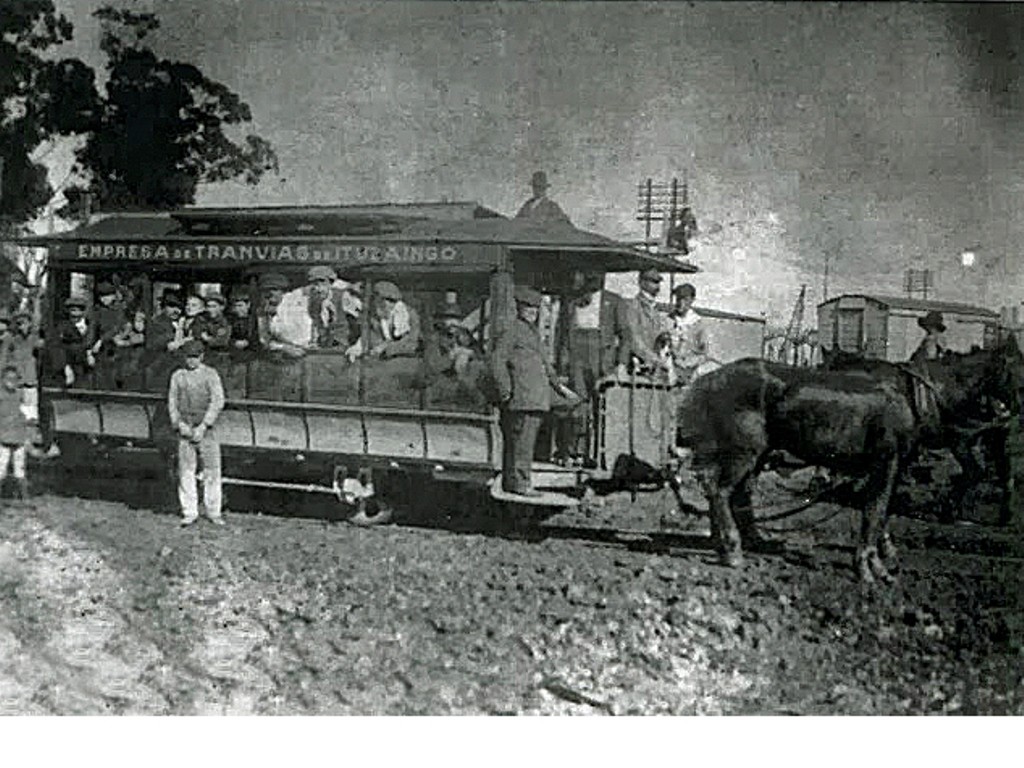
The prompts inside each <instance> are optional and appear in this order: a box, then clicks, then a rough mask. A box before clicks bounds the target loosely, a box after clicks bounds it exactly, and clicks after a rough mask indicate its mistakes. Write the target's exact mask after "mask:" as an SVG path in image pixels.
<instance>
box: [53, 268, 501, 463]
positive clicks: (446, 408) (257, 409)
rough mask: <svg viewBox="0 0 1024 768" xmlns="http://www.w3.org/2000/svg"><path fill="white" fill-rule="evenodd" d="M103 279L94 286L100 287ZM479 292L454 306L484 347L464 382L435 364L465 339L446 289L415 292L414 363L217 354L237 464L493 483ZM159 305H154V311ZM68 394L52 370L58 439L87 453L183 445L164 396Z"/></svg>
mask: <svg viewBox="0 0 1024 768" xmlns="http://www.w3.org/2000/svg"><path fill="white" fill-rule="evenodd" d="M101 277H102V276H101V275H95V276H93V282H94V283H95V282H98V280H99V279H100V278H101ZM479 282H480V285H478V286H476V291H475V292H474V291H472V290H468V291H464V292H463V295H464V296H465V297H466V299H464V301H466V303H467V304H468V305H469V308H468V310H467V311H466V313H465V315H462V316H458V317H455V318H453V317H452V315H453V314H454V313H453V312H452V311H450V310H451V307H450V306H449V307H447V309H448V310H449V311H448V312H447V313H446V314H447V316H448V319H449V320H452V319H455V320H464V319H466V318H467V317H468V319H469V321H470V322H471V323H475V325H470V324H468V323H467V324H466V325H463V326H461V330H459V331H458V336H459V341H461V342H463V343H467V344H469V345H476V346H475V349H474V350H473V352H474V353H473V354H469V355H465V356H464V357H469V358H470V359H469V360H468V361H464V362H465V364H464V365H461V366H460V367H459V370H458V371H457V372H456V371H455V370H451V369H447V368H445V367H444V366H439V365H437V364H436V360H437V357H438V355H437V354H434V356H433V358H431V354H430V353H431V352H435V353H436V352H437V350H438V348H439V347H445V344H451V343H452V339H451V338H446V339H441V338H440V335H441V334H443V333H448V332H450V333H451V334H452V335H454V334H455V333H456V331H454V330H452V328H451V326H452V323H450V322H449V323H448V324H447V326H446V325H445V324H444V323H441V322H439V319H440V318H439V314H440V313H439V312H438V306H439V305H441V303H443V302H446V301H447V302H448V304H452V303H453V302H452V301H451V299H452V296H451V294H452V292H450V291H446V290H442V288H443V286H439V287H437V288H435V287H434V286H427V289H426V290H415V288H408V289H407V292H406V296H407V297H408V301H409V306H410V307H411V308H412V310H413V311H415V312H417V313H419V315H420V324H421V329H422V339H421V343H420V345H419V348H418V351H417V353H416V354H415V355H410V356H404V357H395V358H393V359H371V358H370V357H369V356H366V357H364V358H363V359H361V360H358V361H356V362H354V363H353V362H352V361H350V359H349V358H348V357H347V356H346V355H345V354H344V352H345V350H344V349H331V350H315V351H311V352H310V353H308V354H306V355H303V356H301V357H298V358H295V357H287V356H283V355H280V354H264V353H251V354H247V355H246V356H245V357H244V358H240V357H229V356H224V355H220V356H214V355H210V356H209V357H210V360H209V362H210V363H211V364H213V365H214V367H215V368H217V369H218V371H219V372H220V373H221V377H222V380H223V381H224V383H225V389H226V393H227V396H228V404H227V407H226V408H225V411H224V413H223V415H222V416H221V418H220V420H219V423H218V432H219V433H220V436H221V441H222V444H223V445H224V447H225V449H226V451H225V458H226V460H227V459H228V457H229V455H231V454H233V453H238V452H241V453H242V454H244V455H247V456H248V455H249V454H255V455H257V456H258V457H262V458H269V459H273V457H274V456H277V457H278V458H280V459H286V460H285V461H282V462H279V463H280V464H282V465H290V464H291V463H292V462H291V461H287V459H291V460H295V461H299V462H306V463H309V462H308V460H309V459H312V458H317V457H319V458H329V459H330V460H335V461H352V462H359V463H370V464H374V463H376V464H378V465H384V466H391V465H393V464H395V463H396V462H398V463H402V464H404V463H412V464H414V465H417V466H419V467H420V468H427V469H429V470H431V471H433V470H437V469H440V470H441V471H444V470H445V469H447V468H450V467H452V466H454V467H456V468H461V469H467V468H468V469H473V470H477V471H480V472H482V473H483V474H488V473H490V472H491V471H492V470H493V468H494V466H495V464H496V462H498V461H500V437H499V436H498V430H497V426H496V421H495V419H494V417H493V414H492V409H491V407H490V405H489V404H488V403H487V401H486V398H485V396H484V394H483V390H482V389H481V387H480V386H479V379H480V378H481V376H482V374H483V371H484V370H485V368H486V366H485V363H484V355H483V352H482V344H480V342H481V341H482V340H483V338H484V332H485V329H484V328H482V327H481V324H482V323H484V322H486V314H485V311H484V303H485V299H486V298H487V290H488V286H487V277H486V276H484V277H483V279H482V280H480V281H479ZM403 287H405V286H403ZM158 300H159V297H158V296H152V297H150V301H151V302H152V303H153V304H154V305H156V304H157V303H158ZM49 338H50V343H51V352H54V351H55V350H53V349H52V345H53V344H54V343H59V338H56V336H55V334H51V335H50V336H49ZM442 357H443V355H442ZM54 359H59V355H54ZM431 363H434V364H431ZM81 383H83V382H79V384H81ZM61 384H62V382H61V381H60V371H58V370H56V369H55V367H53V366H51V370H50V375H49V376H48V379H47V386H46V387H45V391H44V395H45V400H46V403H47V405H48V407H49V412H50V424H49V426H50V431H51V433H52V434H53V436H56V437H57V438H58V439H59V440H60V439H63V438H71V439H72V440H73V441H76V445H77V448H76V450H77V451H78V452H79V453H81V446H80V445H78V443H81V441H82V440H85V441H86V444H89V443H92V444H93V445H99V444H100V443H102V444H103V445H114V446H116V447H120V448H129V449H134V450H137V449H141V448H145V447H148V448H158V447H159V445H160V443H161V441H162V440H168V439H173V435H171V434H170V430H169V424H166V406H165V404H164V397H165V395H164V393H163V392H162V391H159V390H160V388H159V387H155V386H148V387H145V388H143V387H139V388H138V389H136V390H135V391H129V390H127V389H121V390H117V391H107V392H101V391H95V390H92V389H86V388H83V387H78V386H76V387H75V388H72V389H68V388H66V387H64V386H62V385H61ZM142 389H146V390H148V391H140V390H142ZM69 458H75V459H82V458H89V457H88V456H75V457H69ZM271 463H273V462H271ZM229 471H230V470H229ZM289 471H291V469H289Z"/></svg>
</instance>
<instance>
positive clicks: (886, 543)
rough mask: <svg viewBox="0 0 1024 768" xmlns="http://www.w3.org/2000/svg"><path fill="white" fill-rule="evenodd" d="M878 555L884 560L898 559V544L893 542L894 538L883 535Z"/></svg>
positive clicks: (879, 543)
mask: <svg viewBox="0 0 1024 768" xmlns="http://www.w3.org/2000/svg"><path fill="white" fill-rule="evenodd" d="M878 556H879V557H881V558H882V560H889V561H892V560H895V559H896V545H895V544H893V543H892V539H891V538H889V536H883V537H882V538H881V540H880V541H879V542H878Z"/></svg>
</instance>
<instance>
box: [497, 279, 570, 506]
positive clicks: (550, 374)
mask: <svg viewBox="0 0 1024 768" xmlns="http://www.w3.org/2000/svg"><path fill="white" fill-rule="evenodd" d="M515 303H516V318H515V320H514V321H513V322H512V325H511V327H510V328H509V329H508V330H506V331H505V332H504V333H503V334H502V335H501V336H500V337H499V338H498V339H497V344H496V346H495V349H494V355H493V357H492V360H491V365H492V371H491V374H492V377H493V379H494V382H495V384H496V386H497V389H498V396H499V398H500V401H501V406H500V407H501V435H502V462H501V487H502V490H504V491H506V492H507V493H514V494H516V495H518V496H526V497H536V496H540V495H541V494H540V492H539V491H537V490H535V489H533V488H532V487H531V482H530V481H531V476H530V470H531V464H532V462H533V454H534V450H535V448H536V442H537V432H538V430H539V429H540V425H541V420H542V419H543V418H544V416H545V414H546V413H547V412H548V411H549V410H550V409H551V390H552V388H554V389H556V390H557V391H559V392H560V393H561V394H563V395H565V394H566V390H565V388H564V387H563V386H562V385H561V384H560V382H559V380H558V377H557V375H556V373H555V370H554V368H553V367H552V365H551V363H550V362H548V360H547V359H546V357H545V355H544V349H543V345H542V343H541V338H540V332H539V330H538V328H537V321H538V319H539V317H540V304H541V294H540V292H539V291H536V290H534V289H533V288H529V287H526V286H516V288H515Z"/></svg>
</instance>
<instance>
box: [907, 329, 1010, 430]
mask: <svg viewBox="0 0 1024 768" xmlns="http://www.w3.org/2000/svg"><path fill="white" fill-rule="evenodd" d="M1022 366H1024V357H1022V355H1021V351H1020V347H1019V346H1018V344H1017V339H1016V337H1014V336H1013V335H1009V336H1007V337H1006V338H1004V339H1001V340H1000V341H999V343H998V344H997V345H996V346H994V347H992V348H989V349H980V350H973V351H971V352H967V353H956V352H949V353H947V354H946V355H944V356H943V357H942V358H941V359H940V360H937V361H934V362H929V363H928V364H927V368H928V372H929V374H930V376H931V377H932V379H933V380H934V381H935V382H936V383H937V384H940V385H941V392H942V396H941V397H940V398H939V401H940V402H939V409H940V411H941V412H942V414H943V420H944V421H946V422H949V423H958V422H961V421H998V420H1000V419H1004V418H1006V417H1007V416H1008V415H1010V414H1018V413H1020V381H1021V369H1022Z"/></svg>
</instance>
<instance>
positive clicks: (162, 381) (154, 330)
mask: <svg viewBox="0 0 1024 768" xmlns="http://www.w3.org/2000/svg"><path fill="white" fill-rule="evenodd" d="M160 306H161V308H162V310H161V312H160V313H158V314H157V315H155V316H154V317H153V319H152V320H151V321H150V322H149V325H148V326H147V327H146V341H145V359H146V388H147V389H148V390H149V391H150V392H163V391H165V390H166V389H167V386H168V385H169V384H170V381H171V374H172V373H173V372H174V369H175V368H177V367H178V364H179V363H180V362H181V355H180V354H179V352H178V350H180V349H181V347H182V346H183V345H184V343H185V342H186V341H187V339H188V337H187V336H186V335H185V329H184V323H183V320H182V316H181V309H182V301H181V294H179V293H178V292H177V291H165V292H164V294H163V296H161V297H160Z"/></svg>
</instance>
